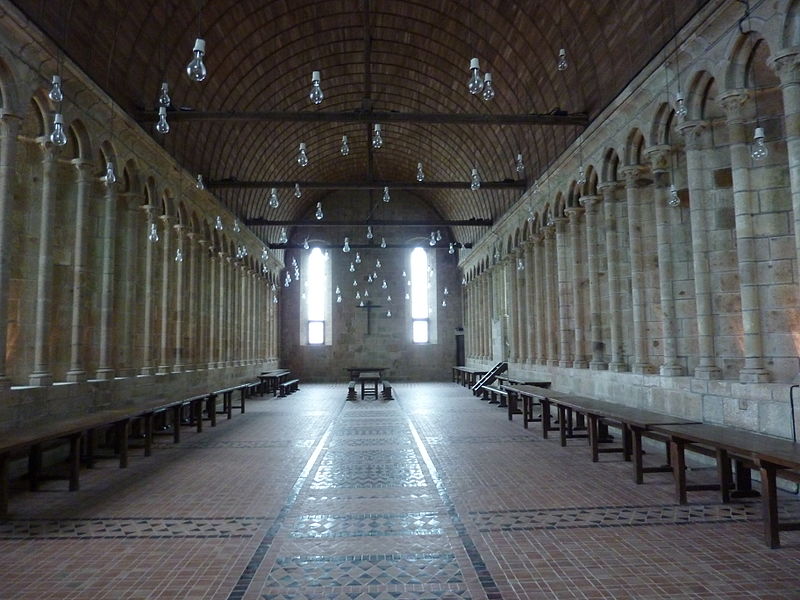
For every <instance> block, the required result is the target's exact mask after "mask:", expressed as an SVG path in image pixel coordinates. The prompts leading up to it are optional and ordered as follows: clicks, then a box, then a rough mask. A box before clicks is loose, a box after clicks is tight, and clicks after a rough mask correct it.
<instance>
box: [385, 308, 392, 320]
mask: <svg viewBox="0 0 800 600" xmlns="http://www.w3.org/2000/svg"><path fill="white" fill-rule="evenodd" d="M386 317H387V318H389V319H391V318H392V311H390V310H387V311H386Z"/></svg>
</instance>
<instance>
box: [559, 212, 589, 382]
mask: <svg viewBox="0 0 800 600" xmlns="http://www.w3.org/2000/svg"><path fill="white" fill-rule="evenodd" d="M564 212H565V213H566V215H567V218H568V219H569V236H570V241H571V242H572V253H571V254H572V260H571V261H569V262H570V263H571V265H572V323H573V327H574V332H575V347H574V348H573V354H572V367H573V368H575V369H585V368H586V367H587V366H588V365H589V363H588V362H587V361H586V326H585V325H584V319H583V305H584V300H583V297H582V294H581V288H582V287H583V282H584V281H585V280H586V275H585V274H584V269H583V257H584V252H583V244H582V243H581V241H582V240H581V227H580V217H581V213H583V208H582V207H578V206H575V207H571V208H567V209H566V210H565V211H564Z"/></svg>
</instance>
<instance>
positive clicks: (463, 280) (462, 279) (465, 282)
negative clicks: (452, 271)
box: [461, 277, 467, 286]
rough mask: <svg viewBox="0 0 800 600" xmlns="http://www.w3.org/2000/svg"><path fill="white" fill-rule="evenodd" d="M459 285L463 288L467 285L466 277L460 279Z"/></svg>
mask: <svg viewBox="0 0 800 600" xmlns="http://www.w3.org/2000/svg"><path fill="white" fill-rule="evenodd" d="M461 285H463V286H466V285H467V278H466V277H462V278H461Z"/></svg>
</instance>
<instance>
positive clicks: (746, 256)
mask: <svg viewBox="0 0 800 600" xmlns="http://www.w3.org/2000/svg"><path fill="white" fill-rule="evenodd" d="M748 100H749V95H748V93H747V92H746V91H744V90H732V91H728V92H724V93H723V94H721V95H720V96H719V102H720V104H722V106H723V107H724V108H725V112H726V113H727V117H728V118H727V124H728V137H729V142H730V151H731V170H732V172H733V203H734V211H735V212H736V254H737V258H738V259H739V289H740V294H741V297H742V329H743V332H744V333H743V335H744V367H743V368H742V369H741V371H739V381H741V382H742V383H760V382H765V381H769V380H770V374H769V371H767V370H766V369H765V368H764V340H763V337H762V333H761V331H762V323H761V303H760V301H759V298H758V290H759V286H758V264H757V261H756V234H755V231H754V225H753V221H754V218H753V217H754V215H757V214H758V213H759V212H761V209H760V208H759V205H758V194H754V193H753V189H752V188H753V185H752V182H751V180H750V148H749V141H750V140H749V134H751V133H752V131H750V130H749V128H748V127H747V123H748V118H747V116H746V114H745V112H746V110H745V106H744V105H745V103H746V102H747V101H748Z"/></svg>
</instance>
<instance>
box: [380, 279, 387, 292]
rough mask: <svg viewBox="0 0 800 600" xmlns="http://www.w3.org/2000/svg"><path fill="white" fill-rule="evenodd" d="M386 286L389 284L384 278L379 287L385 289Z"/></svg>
mask: <svg viewBox="0 0 800 600" xmlns="http://www.w3.org/2000/svg"><path fill="white" fill-rule="evenodd" d="M388 287H389V284H388V283H386V280H385V279H384V280H383V283H381V289H382V290H385V289H387V288H388Z"/></svg>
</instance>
